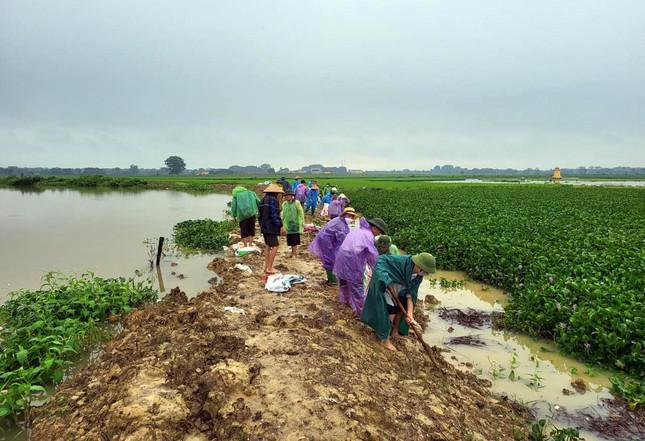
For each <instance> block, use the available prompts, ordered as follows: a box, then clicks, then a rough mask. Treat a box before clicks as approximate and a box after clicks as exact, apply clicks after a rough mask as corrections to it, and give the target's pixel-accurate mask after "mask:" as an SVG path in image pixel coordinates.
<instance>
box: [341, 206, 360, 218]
mask: <svg viewBox="0 0 645 441" xmlns="http://www.w3.org/2000/svg"><path fill="white" fill-rule="evenodd" d="M340 215H341V216H356V210H354V209H353V208H352V207H346V208H344V209H343V211H342V213H340Z"/></svg>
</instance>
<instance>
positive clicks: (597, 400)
mask: <svg viewBox="0 0 645 441" xmlns="http://www.w3.org/2000/svg"><path fill="white" fill-rule="evenodd" d="M442 277H443V278H446V279H449V280H465V276H464V274H463V273H459V272H447V271H442V272H438V274H436V275H435V278H436V279H441V278H442ZM420 293H421V295H422V296H425V295H428V294H431V295H432V296H434V297H435V298H436V299H437V300H439V302H440V304H438V305H437V306H436V307H435V308H434V309H433V310H431V311H429V316H430V323H429V325H428V326H429V327H428V329H427V331H426V333H425V334H424V338H425V339H426V341H428V343H430V344H433V345H437V346H440V347H444V348H447V349H449V350H450V353H448V354H446V359H450V361H451V362H452V363H454V364H455V365H456V366H458V367H459V368H461V369H464V370H469V371H471V372H473V373H475V374H477V375H478V376H481V377H486V378H488V379H490V380H491V381H492V382H493V391H495V392H496V393H498V394H500V395H506V396H508V397H509V398H513V399H515V400H517V401H518V402H521V403H524V404H526V405H527V406H528V407H530V408H532V409H533V410H534V411H535V412H536V413H537V415H538V416H539V417H540V418H546V419H551V418H553V420H554V422H555V423H556V424H557V425H561V426H574V425H575V424H571V423H570V422H568V418H567V417H566V416H565V411H566V412H569V413H573V414H575V413H577V412H582V411H584V412H589V413H591V414H594V415H598V416H604V415H606V413H607V410H606V408H604V407H603V405H602V400H603V399H606V398H611V396H612V395H611V394H610V393H609V389H608V387H609V386H610V381H609V375H610V374H609V373H607V372H602V371H599V370H598V369H595V368H594V369H590V368H589V367H587V366H585V364H584V363H581V362H579V361H577V360H574V359H572V358H569V357H566V356H564V355H562V354H561V353H559V352H558V349H557V347H556V346H555V344H554V343H552V342H550V341H547V340H543V339H534V338H531V337H528V336H525V335H519V334H516V333H513V332H508V331H495V330H493V329H492V328H491V327H490V326H486V327H481V329H475V328H470V327H466V326H462V325H460V324H458V323H455V322H453V321H451V320H447V319H443V318H441V317H440V315H439V310H440V308H448V309H453V308H455V309H460V310H465V309H466V308H472V309H475V310H479V311H482V312H485V313H491V312H494V311H503V306H504V305H505V303H506V301H507V296H506V295H505V294H504V293H503V292H502V291H500V290H498V289H495V288H492V287H489V286H486V285H483V284H481V283H477V282H472V281H467V280H466V282H465V286H464V288H457V289H442V288H441V287H439V284H438V283H431V282H430V281H426V282H424V285H422V288H421V291H420ZM466 336H470V337H472V338H475V339H476V341H477V344H476V345H468V344H454V343H452V342H451V340H452V339H454V338H456V337H466ZM482 344H483V345H482ZM452 357H454V359H453V358H452ZM471 366H472V367H471ZM511 371H512V372H513V373H511ZM575 380H582V381H584V383H585V384H586V385H587V387H588V390H587V392H586V393H584V394H580V393H577V392H576V391H575V389H574V387H573V386H572V384H571V382H572V381H575ZM563 389H566V390H567V391H569V393H570V394H569V395H565V394H564V393H563ZM581 435H582V436H584V438H585V439H587V440H605V439H607V438H603V437H601V436H600V435H598V434H594V433H590V432H586V431H584V430H581Z"/></svg>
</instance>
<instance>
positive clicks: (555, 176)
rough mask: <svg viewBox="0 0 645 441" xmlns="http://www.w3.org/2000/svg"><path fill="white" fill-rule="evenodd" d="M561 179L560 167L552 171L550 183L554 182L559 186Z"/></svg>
mask: <svg viewBox="0 0 645 441" xmlns="http://www.w3.org/2000/svg"><path fill="white" fill-rule="evenodd" d="M561 179H562V174H561V173H560V167H556V168H555V169H553V175H552V176H551V181H553V182H555V183H556V184H559V183H560V180H561Z"/></svg>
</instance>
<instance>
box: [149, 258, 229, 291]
mask: <svg viewBox="0 0 645 441" xmlns="http://www.w3.org/2000/svg"><path fill="white" fill-rule="evenodd" d="M216 256H217V255H216V254H190V255H184V254H172V255H169V256H166V257H164V258H163V259H162V260H161V262H160V264H159V267H158V268H157V267H155V268H153V269H150V267H148V268H147V269H146V271H147V277H148V278H149V279H151V280H152V284H153V287H154V288H155V289H157V290H159V293H160V296H159V297H160V298H163V297H164V296H165V295H166V294H168V293H169V292H170V290H171V289H173V288H175V287H177V286H178V287H179V288H180V289H181V290H182V291H184V292H185V293H186V296H187V297H188V298H189V299H191V298H193V297H195V296H196V295H198V294H200V293H201V292H202V291H206V290H207V289H208V288H210V284H209V283H208V280H209V279H211V278H213V277H216V276H217V275H216V274H215V273H214V272H213V271H211V270H209V269H208V268H207V266H208V264H209V263H210V262H211V261H212V260H213V259H214V258H215V257H216ZM143 275H144V276H145V275H146V273H143Z"/></svg>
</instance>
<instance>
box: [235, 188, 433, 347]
mask: <svg viewBox="0 0 645 441" xmlns="http://www.w3.org/2000/svg"><path fill="white" fill-rule="evenodd" d="M287 186H288V188H285V187H287ZM323 193H324V195H323V197H322V199H323V202H322V203H323V208H322V209H321V213H323V212H325V211H326V212H325V213H324V217H326V218H327V219H329V221H328V222H327V224H326V225H325V226H324V227H323V228H322V229H321V230H320V231H319V232H318V234H317V235H316V237H315V238H314V240H313V241H312V242H311V244H310V245H309V251H311V252H312V253H313V254H314V255H316V256H317V257H318V258H319V259H320V260H321V262H322V265H323V268H324V269H325V271H326V273H327V283H328V284H330V285H337V286H338V288H339V300H340V302H341V303H343V304H346V305H348V306H350V307H351V308H352V310H353V312H354V314H355V315H356V317H357V318H359V319H360V320H362V321H363V322H365V323H366V324H367V325H369V326H370V327H372V328H373V329H374V330H375V331H376V334H377V336H378V338H379V339H380V340H381V341H383V343H384V345H385V346H386V347H387V348H388V349H391V350H396V348H395V346H394V345H393V344H392V338H397V337H399V336H401V335H407V333H408V331H409V326H408V325H409V324H410V323H411V322H412V321H413V320H414V318H413V313H414V307H415V305H416V301H417V295H418V291H419V286H420V285H421V282H422V280H423V276H424V275H425V274H429V273H434V272H435V270H436V261H435V258H434V256H432V255H431V254H429V253H420V254H416V255H413V256H409V255H401V253H400V251H399V249H398V248H397V247H396V246H395V245H394V244H393V243H392V240H391V239H390V237H389V236H387V225H386V223H385V222H384V221H383V220H382V219H380V218H373V219H366V218H364V217H360V216H359V215H358V213H356V211H355V210H354V209H353V208H351V207H349V206H348V204H349V198H347V197H345V196H344V195H337V193H338V192H337V191H336V189H335V188H333V187H331V186H328V188H327V186H326V187H325V188H324V189H323ZM319 194H320V188H319V187H318V185H317V183H316V181H312V182H310V183H309V185H307V184H306V183H305V180H304V179H302V180H299V181H298V179H296V181H294V183H293V184H289V182H288V181H286V179H284V178H282V179H281V180H278V181H277V182H276V183H271V184H270V185H269V186H267V187H266V189H265V190H264V197H263V198H262V199H261V200H260V199H259V198H258V196H257V195H256V194H255V193H254V192H252V191H250V190H248V189H246V188H244V187H239V186H238V187H236V188H235V189H234V190H233V202H232V205H231V211H232V214H233V216H234V218H235V220H236V221H237V222H239V224H240V231H241V236H242V241H243V242H244V243H245V244H246V245H250V243H251V242H252V241H253V237H254V236H255V221H256V216H257V217H259V223H260V229H261V232H262V235H263V237H264V242H265V244H266V246H267V250H266V255H265V272H266V273H267V274H274V273H276V270H275V269H274V268H273V263H274V261H275V256H276V254H277V250H278V243H279V242H278V236H280V235H286V238H287V245H289V246H290V247H292V253H291V257H295V256H296V248H297V246H298V245H300V242H301V241H300V235H301V234H302V233H303V231H304V230H303V227H304V220H305V213H309V211H310V210H311V214H312V216H313V215H315V214H316V207H317V205H318V199H319ZM280 195H284V201H283V202H282V205H281V206H280V202H279V199H278V198H279V196H280ZM310 195H313V196H310ZM327 195H329V196H330V197H329V202H328V204H329V205H328V206H325V204H327V202H324V198H325V197H326V196H327ZM334 196H335V197H334ZM341 196H342V197H341ZM309 198H312V200H311V201H310V199H309ZM314 198H315V200H314ZM303 205H304V206H305V208H304V209H303ZM312 207H313V208H312ZM332 208H333V210H332Z"/></svg>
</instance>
